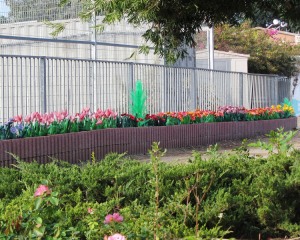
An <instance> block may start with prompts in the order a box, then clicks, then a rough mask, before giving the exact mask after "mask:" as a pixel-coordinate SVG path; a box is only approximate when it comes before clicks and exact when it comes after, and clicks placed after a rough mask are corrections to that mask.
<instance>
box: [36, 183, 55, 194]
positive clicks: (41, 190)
mask: <svg viewBox="0 0 300 240" xmlns="http://www.w3.org/2000/svg"><path fill="white" fill-rule="evenodd" d="M44 193H46V195H49V194H50V193H51V191H50V189H49V188H48V186H46V185H42V184H41V185H40V186H38V188H37V189H36V190H35V193H34V196H35V197H39V196H42V195H43V194H44Z"/></svg>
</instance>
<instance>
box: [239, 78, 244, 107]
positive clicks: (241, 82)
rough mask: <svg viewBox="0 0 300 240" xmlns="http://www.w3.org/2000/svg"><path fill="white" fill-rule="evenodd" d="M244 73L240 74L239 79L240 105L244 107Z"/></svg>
mask: <svg viewBox="0 0 300 240" xmlns="http://www.w3.org/2000/svg"><path fill="white" fill-rule="evenodd" d="M243 77H244V76H243V73H240V77H239V105H240V106H243V105H244V102H243V99H244V78H243Z"/></svg>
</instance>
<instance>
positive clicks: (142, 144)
mask: <svg viewBox="0 0 300 240" xmlns="http://www.w3.org/2000/svg"><path fill="white" fill-rule="evenodd" d="M296 126H297V118H296V117H291V118H285V119H276V120H275V119H274V120H260V121H244V122H218V123H201V124H191V125H179V126H162V127H139V128H112V129H103V130H94V131H88V132H78V133H68V134H58V135H51V136H46V137H32V138H22V139H13V140H2V141H0V166H2V167H3V166H10V165H11V164H13V163H15V162H16V160H15V159H14V157H13V156H12V155H11V154H10V153H13V154H15V155H17V156H19V157H20V159H22V160H23V161H28V162H29V161H33V160H36V161H37V162H39V163H46V162H49V161H52V158H57V159H60V160H65V161H67V162H70V163H76V164H77V163H80V162H82V161H86V160H87V159H90V157H91V154H92V153H93V152H94V153H95V156H96V158H97V159H101V158H102V157H103V156H105V155H106V154H107V153H110V152H117V153H124V152H127V153H128V154H139V153H147V151H148V149H149V148H150V146H151V144H152V142H160V146H161V147H162V148H181V147H193V146H194V147H195V146H200V145H209V144H213V143H216V142H219V141H224V140H237V139H244V138H251V137H255V136H259V135H263V134H266V133H269V132H270V131H271V130H275V129H277V128H280V127H283V128H284V129H285V130H286V131H288V130H292V129H295V128H296Z"/></svg>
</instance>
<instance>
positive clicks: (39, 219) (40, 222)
mask: <svg viewBox="0 0 300 240" xmlns="http://www.w3.org/2000/svg"><path fill="white" fill-rule="evenodd" d="M35 222H36V223H37V224H42V223H43V219H42V218H40V217H37V218H36V219H35Z"/></svg>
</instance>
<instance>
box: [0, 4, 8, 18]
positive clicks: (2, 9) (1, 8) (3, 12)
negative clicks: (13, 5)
mask: <svg viewBox="0 0 300 240" xmlns="http://www.w3.org/2000/svg"><path fill="white" fill-rule="evenodd" d="M8 12H9V7H7V6H6V5H5V3H4V1H2V0H0V16H7V13H8Z"/></svg>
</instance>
